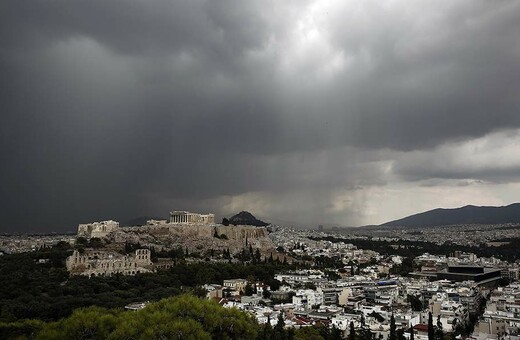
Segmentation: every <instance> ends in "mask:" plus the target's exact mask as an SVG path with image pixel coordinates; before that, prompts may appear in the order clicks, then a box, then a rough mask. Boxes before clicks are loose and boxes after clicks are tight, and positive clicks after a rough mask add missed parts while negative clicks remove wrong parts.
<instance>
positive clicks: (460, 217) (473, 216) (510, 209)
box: [381, 203, 520, 227]
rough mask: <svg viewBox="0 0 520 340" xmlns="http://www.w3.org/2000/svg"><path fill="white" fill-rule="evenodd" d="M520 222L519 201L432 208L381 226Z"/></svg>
mask: <svg viewBox="0 0 520 340" xmlns="http://www.w3.org/2000/svg"><path fill="white" fill-rule="evenodd" d="M502 223H520V203H513V204H511V205H508V206H503V207H477V206H474V205H467V206H465V207H461V208H455V209H441V208H438V209H434V210H429V211H426V212H422V213H419V214H415V215H411V216H408V217H405V218H401V219H398V220H395V221H390V222H386V223H384V224H382V225H381V226H401V227H432V226H442V225H453V224H502Z"/></svg>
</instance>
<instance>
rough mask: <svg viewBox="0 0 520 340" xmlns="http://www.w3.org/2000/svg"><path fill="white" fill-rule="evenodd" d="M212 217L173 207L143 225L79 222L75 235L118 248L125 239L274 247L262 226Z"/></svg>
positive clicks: (162, 244) (165, 245)
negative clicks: (227, 223) (224, 222)
mask: <svg viewBox="0 0 520 340" xmlns="http://www.w3.org/2000/svg"><path fill="white" fill-rule="evenodd" d="M214 220H215V217H214V215H213V214H197V213H191V212H187V211H173V212H171V213H170V220H169V221H167V220H149V221H148V222H147V225H144V226H132V227H121V226H119V223H118V222H116V221H111V220H110V221H103V222H94V223H89V224H80V225H79V226H78V237H85V238H87V239H90V238H95V237H97V238H102V239H105V240H106V241H108V244H109V245H111V247H112V248H121V246H122V245H124V244H125V243H139V244H140V245H142V246H145V247H154V248H155V249H163V250H169V249H173V248H176V247H179V246H182V247H183V248H188V249H189V250H190V251H204V250H208V249H213V250H217V251H219V250H225V249H229V250H231V251H232V252H233V251H240V250H241V249H243V248H244V245H245V244H246V242H247V243H248V244H251V245H252V247H254V248H259V249H261V251H262V252H268V251H271V250H273V249H274V244H273V242H272V241H271V240H270V239H269V238H268V237H267V236H268V231H267V229H266V228H265V227H255V226H248V225H237V226H225V225H222V224H218V223H215V221H214Z"/></svg>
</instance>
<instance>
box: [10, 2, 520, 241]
mask: <svg viewBox="0 0 520 340" xmlns="http://www.w3.org/2000/svg"><path fill="white" fill-rule="evenodd" d="M519 22H520V3H519V2H517V1H475V0H471V1H469V0H468V1H434V2H431V1H323V0H314V1H301V0H298V1H245V2H244V1H201V0H190V1H108V2H107V1H96V0H94V1H72V0H68V1H30V2H27V1H14V0H13V1H3V2H2V3H1V4H0V43H1V45H0V46H1V47H0V82H1V87H0V104H1V116H0V131H1V144H0V160H1V164H2V165H1V168H0V175H1V177H0V184H1V189H0V199H1V203H2V205H1V206H2V208H1V212H2V218H1V222H0V223H1V224H0V231H6V232H12V231H50V230H72V229H73V228H74V226H75V225H76V224H77V223H81V222H88V221H92V220H99V219H106V218H113V219H119V220H122V221H124V220H128V219H130V218H133V217H136V216H140V215H148V216H150V215H151V216H166V215H167V213H168V211H170V210H178V209H185V210H193V211H201V212H215V213H217V216H219V217H221V216H229V215H230V214H232V213H235V212H237V211H240V210H249V211H252V212H253V213H255V214H257V215H258V216H259V217H261V218H263V219H266V220H269V221H275V222H280V223H284V222H285V223H298V224H301V225H313V224H317V223H321V224H327V223H335V224H340V225H361V224H371V223H382V222H385V221H387V220H391V219H394V218H399V217H402V216H404V215H407V214H410V213H415V212H418V211H421V210H427V209H431V208H435V207H454V206H460V205H465V204H493V205H494V204H498V205H500V204H506V203H510V202H514V201H518V196H517V195H516V193H517V192H518V188H519V187H520V147H519V145H520V39H519V38H518V37H520V25H519V24H518V23H519Z"/></svg>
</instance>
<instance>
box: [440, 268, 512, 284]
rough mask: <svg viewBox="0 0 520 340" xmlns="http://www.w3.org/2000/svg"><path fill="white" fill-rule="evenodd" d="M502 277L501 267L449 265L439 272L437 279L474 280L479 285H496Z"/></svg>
mask: <svg viewBox="0 0 520 340" xmlns="http://www.w3.org/2000/svg"><path fill="white" fill-rule="evenodd" d="M501 278H502V275H501V269H500V268H485V267H480V266H448V268H446V269H443V270H440V271H438V272H437V279H439V280H443V279H445V280H450V281H455V282H462V281H474V282H475V283H476V284H478V285H479V286H483V285H494V284H496V282H497V281H498V280H500V279H501Z"/></svg>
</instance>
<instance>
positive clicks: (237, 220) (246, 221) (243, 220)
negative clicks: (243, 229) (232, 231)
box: [229, 211, 268, 227]
mask: <svg viewBox="0 0 520 340" xmlns="http://www.w3.org/2000/svg"><path fill="white" fill-rule="evenodd" d="M229 223H230V224H233V225H254V226H256V227H265V226H266V225H268V223H265V222H264V221H260V220H258V219H257V218H256V217H254V216H253V214H251V213H250V212H249V211H241V212H239V213H238V214H236V215H233V216H231V217H230V218H229Z"/></svg>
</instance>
